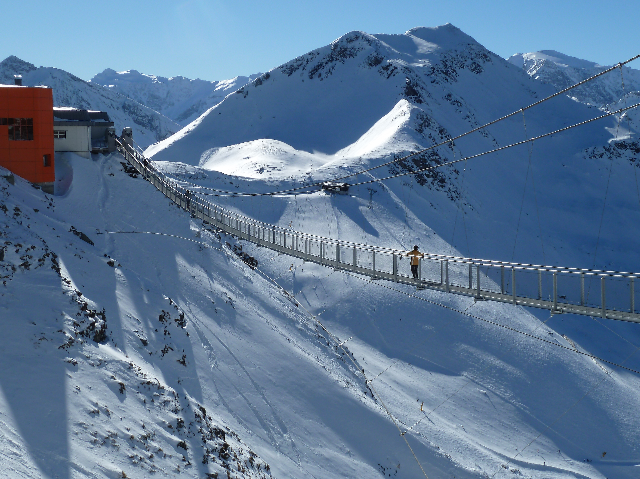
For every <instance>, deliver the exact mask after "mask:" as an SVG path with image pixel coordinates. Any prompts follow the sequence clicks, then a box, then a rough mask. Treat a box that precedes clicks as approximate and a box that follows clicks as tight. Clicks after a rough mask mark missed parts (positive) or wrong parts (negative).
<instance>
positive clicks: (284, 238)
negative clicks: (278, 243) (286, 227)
mask: <svg viewBox="0 0 640 479" xmlns="http://www.w3.org/2000/svg"><path fill="white" fill-rule="evenodd" d="M282 243H283V246H284V247H285V248H286V247H287V232H286V231H283V232H282Z"/></svg>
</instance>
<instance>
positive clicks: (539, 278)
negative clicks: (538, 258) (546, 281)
mask: <svg viewBox="0 0 640 479" xmlns="http://www.w3.org/2000/svg"><path fill="white" fill-rule="evenodd" d="M538 299H542V270H540V269H539V270H538Z"/></svg>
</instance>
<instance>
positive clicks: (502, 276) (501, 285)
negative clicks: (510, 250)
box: [500, 266, 504, 294]
mask: <svg viewBox="0 0 640 479" xmlns="http://www.w3.org/2000/svg"><path fill="white" fill-rule="evenodd" d="M500 292H501V293H502V294H504V266H500Z"/></svg>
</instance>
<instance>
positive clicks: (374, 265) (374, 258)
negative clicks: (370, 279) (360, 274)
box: [373, 250, 376, 273]
mask: <svg viewBox="0 0 640 479" xmlns="http://www.w3.org/2000/svg"><path fill="white" fill-rule="evenodd" d="M373 272H374V273H375V272H376V250H373Z"/></svg>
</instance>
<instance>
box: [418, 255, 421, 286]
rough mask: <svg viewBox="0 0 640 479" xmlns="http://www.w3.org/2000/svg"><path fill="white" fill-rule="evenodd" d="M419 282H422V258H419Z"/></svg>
mask: <svg viewBox="0 0 640 479" xmlns="http://www.w3.org/2000/svg"><path fill="white" fill-rule="evenodd" d="M418 281H422V258H418Z"/></svg>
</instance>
